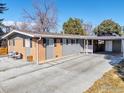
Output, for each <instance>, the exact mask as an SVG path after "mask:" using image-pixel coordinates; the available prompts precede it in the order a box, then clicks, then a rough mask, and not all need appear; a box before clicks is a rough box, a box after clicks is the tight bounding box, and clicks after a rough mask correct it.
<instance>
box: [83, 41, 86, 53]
mask: <svg viewBox="0 0 124 93" xmlns="http://www.w3.org/2000/svg"><path fill="white" fill-rule="evenodd" d="M83 52H84V53H86V44H85V40H84V51H83Z"/></svg>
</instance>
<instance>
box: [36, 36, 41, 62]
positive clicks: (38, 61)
mask: <svg viewBox="0 0 124 93" xmlns="http://www.w3.org/2000/svg"><path fill="white" fill-rule="evenodd" d="M40 40H41V37H39V39H38V40H37V47H36V49H37V64H39V41H40Z"/></svg>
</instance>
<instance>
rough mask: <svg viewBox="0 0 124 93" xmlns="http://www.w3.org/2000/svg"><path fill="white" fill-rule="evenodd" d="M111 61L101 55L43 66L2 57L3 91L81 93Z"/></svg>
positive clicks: (0, 92) (0, 85)
mask: <svg viewBox="0 0 124 93" xmlns="http://www.w3.org/2000/svg"><path fill="white" fill-rule="evenodd" d="M114 60H115V59H114ZM110 61H111V59H106V57H105V55H99V54H98V55H97V54H96V55H95V54H93V55H81V56H80V57H77V58H75V59H72V60H68V61H56V62H50V63H46V64H43V65H36V64H29V63H24V62H13V63H9V62H2V60H0V93H82V92H83V91H85V90H87V89H88V88H89V87H90V86H91V85H92V84H93V83H94V81H96V80H97V79H99V78H100V77H101V76H102V75H103V74H104V73H105V72H106V71H108V70H110V69H111V67H112V66H111V65H109V62H110ZM12 64H13V65H12ZM15 64H16V65H15Z"/></svg>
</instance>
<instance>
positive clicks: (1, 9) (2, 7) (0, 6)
mask: <svg viewBox="0 0 124 93" xmlns="http://www.w3.org/2000/svg"><path fill="white" fill-rule="evenodd" d="M6 10H7V8H6V4H4V3H0V14H3V13H4V11H6ZM2 21H3V18H2V19H0V26H3V24H2Z"/></svg>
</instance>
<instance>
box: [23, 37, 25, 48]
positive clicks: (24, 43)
mask: <svg viewBox="0 0 124 93" xmlns="http://www.w3.org/2000/svg"><path fill="white" fill-rule="evenodd" d="M23 47H25V39H24V38H23Z"/></svg>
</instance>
